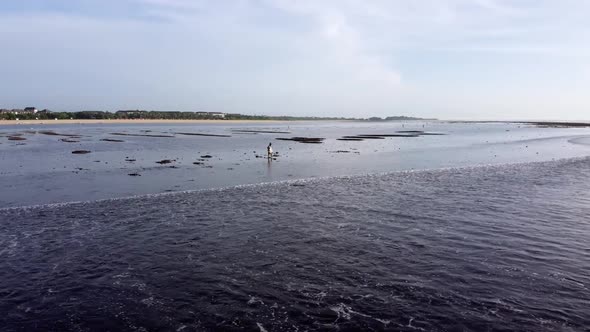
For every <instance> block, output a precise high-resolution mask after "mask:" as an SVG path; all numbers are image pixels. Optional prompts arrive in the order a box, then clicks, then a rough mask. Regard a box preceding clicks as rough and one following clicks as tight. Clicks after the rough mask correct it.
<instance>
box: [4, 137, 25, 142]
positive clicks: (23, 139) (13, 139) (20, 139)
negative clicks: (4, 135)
mask: <svg viewBox="0 0 590 332" xmlns="http://www.w3.org/2000/svg"><path fill="white" fill-rule="evenodd" d="M8 140H9V141H26V140H27V139H26V138H24V137H21V136H8Z"/></svg>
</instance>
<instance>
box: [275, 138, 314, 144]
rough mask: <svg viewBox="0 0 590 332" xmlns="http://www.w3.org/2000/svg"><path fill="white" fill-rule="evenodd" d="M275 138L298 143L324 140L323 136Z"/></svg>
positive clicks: (312, 142)
mask: <svg viewBox="0 0 590 332" xmlns="http://www.w3.org/2000/svg"><path fill="white" fill-rule="evenodd" d="M275 139H276V140H280V141H294V142H299V143H311V144H320V143H322V142H323V141H324V139H325V138H323V137H291V138H285V137H277V138H275Z"/></svg>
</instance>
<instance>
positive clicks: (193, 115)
mask: <svg viewBox="0 0 590 332" xmlns="http://www.w3.org/2000/svg"><path fill="white" fill-rule="evenodd" d="M16 119H19V120H54V119H58V120H68V119H74V120H91V119H93V120H111V119H112V120H116V119H149V120H221V119H224V120H278V121H296V120H357V121H396V120H397V121H400V120H422V119H420V118H413V117H407V116H390V117H387V118H378V117H372V118H369V119H359V118H345V117H318V116H312V117H305V116H268V115H245V114H231V113H216V112H175V111H165V112H163V111H139V110H137V111H118V112H106V111H81V112H51V111H47V110H43V111H40V112H37V113H18V114H15V113H13V112H6V111H5V112H0V120H16Z"/></svg>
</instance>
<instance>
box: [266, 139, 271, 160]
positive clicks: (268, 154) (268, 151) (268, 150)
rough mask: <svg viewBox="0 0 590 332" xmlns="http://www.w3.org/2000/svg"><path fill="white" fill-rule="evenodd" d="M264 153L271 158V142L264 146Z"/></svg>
mask: <svg viewBox="0 0 590 332" xmlns="http://www.w3.org/2000/svg"><path fill="white" fill-rule="evenodd" d="M266 153H267V157H268V159H272V143H268V146H267V147H266Z"/></svg>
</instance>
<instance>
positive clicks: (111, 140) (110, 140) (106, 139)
mask: <svg viewBox="0 0 590 332" xmlns="http://www.w3.org/2000/svg"><path fill="white" fill-rule="evenodd" d="M101 141H103V142H117V143H122V142H125V141H124V140H122V139H114V138H103V139H101Z"/></svg>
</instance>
